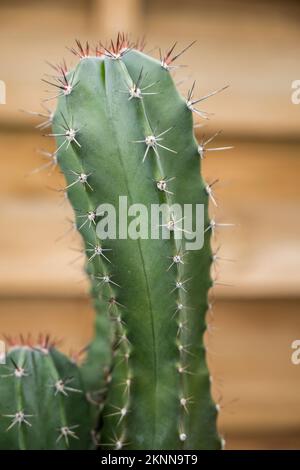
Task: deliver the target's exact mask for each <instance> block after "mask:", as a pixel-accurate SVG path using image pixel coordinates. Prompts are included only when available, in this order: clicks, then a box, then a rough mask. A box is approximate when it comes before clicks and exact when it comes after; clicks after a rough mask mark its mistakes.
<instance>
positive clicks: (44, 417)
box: [0, 336, 93, 450]
mask: <svg viewBox="0 0 300 470" xmlns="http://www.w3.org/2000/svg"><path fill="white" fill-rule="evenodd" d="M0 395H1V401H0V448H1V449H5V450H47V449H50V450H55V449H57V450H63V449H89V448H92V447H93V439H92V434H91V429H92V427H93V413H92V410H91V405H90V403H89V401H88V400H87V398H86V392H85V386H84V383H83V381H82V377H81V373H80V369H79V367H78V366H77V365H76V363H75V362H74V361H72V360H71V359H70V358H68V357H66V356H65V355H63V354H62V353H60V352H59V351H58V350H57V349H56V348H55V344H54V343H53V342H52V341H51V340H50V339H49V338H48V337H42V336H41V337H40V338H39V340H38V341H36V342H33V341H24V340H23V339H22V338H21V339H20V340H17V341H12V342H11V346H10V349H9V351H8V354H7V357H6V365H2V366H1V368H0Z"/></svg>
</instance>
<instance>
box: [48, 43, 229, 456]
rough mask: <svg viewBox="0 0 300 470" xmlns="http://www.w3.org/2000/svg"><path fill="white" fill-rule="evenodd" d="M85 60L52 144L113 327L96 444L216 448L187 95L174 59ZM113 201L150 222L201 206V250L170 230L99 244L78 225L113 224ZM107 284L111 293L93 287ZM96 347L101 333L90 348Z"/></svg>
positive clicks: (205, 256) (205, 261)
mask: <svg viewBox="0 0 300 470" xmlns="http://www.w3.org/2000/svg"><path fill="white" fill-rule="evenodd" d="M80 55H81V60H80V62H79V64H78V65H77V67H76V68H75V70H73V71H72V72H70V73H69V81H72V83H74V84H76V86H74V87H73V89H72V90H68V93H62V96H61V97H60V98H59V102H58V107H57V110H56V112H55V116H54V120H53V129H54V130H53V134H54V135H55V136H56V138H57V146H58V149H59V150H58V153H57V155H58V162H59V165H60V167H61V169H62V171H63V172H64V174H65V177H66V180H67V187H66V191H67V193H68V197H69V199H70V201H71V204H72V205H73V208H74V210H75V213H76V215H77V226H78V228H79V230H80V232H81V234H82V237H83V240H84V244H85V252H86V254H87V258H88V271H89V274H90V278H91V283H92V292H93V295H94V297H95V299H96V301H97V302H98V315H97V320H96V321H99V320H98V319H99V318H106V319H108V318H110V321H111V327H110V334H109V335H108V336H107V342H108V343H109V344H110V347H111V348H112V356H111V357H112V362H111V366H110V373H109V374H108V376H107V378H106V400H105V406H104V408H103V410H102V416H101V418H102V419H101V423H102V426H101V434H100V444H101V445H102V446H103V447H104V448H110V447H112V448H114V447H115V448H123V447H124V448H128V449H130V448H133V449H217V448H220V439H219V437H218V435H217V432H216V415H217V411H216V407H215V404H214V403H213V401H212V399H211V395H210V376H209V372H208V369H207V366H206V360H205V346H204V343H203V334H204V332H205V329H206V321H205V313H206V311H207V308H208V301H207V292H208V289H209V288H210V287H211V285H212V280H211V277H210V266H211V262H212V253H211V249H210V230H209V228H210V223H209V219H208V198H209V194H208V192H207V188H206V185H205V183H204V181H203V179H202V177H201V176H199V152H198V145H197V142H196V140H195V137H194V133H193V117H192V114H193V111H194V110H195V109H194V104H195V103H194V101H193V99H192V92H191V93H190V96H189V98H188V100H187V99H184V98H183V97H182V96H180V94H179V93H178V91H177V89H176V87H175V85H174V82H173V80H172V77H171V75H170V68H171V66H172V65H171V62H172V59H171V56H170V54H168V55H167V56H166V57H165V58H162V60H161V61H160V62H159V61H157V60H154V59H152V58H150V57H149V56H147V55H145V54H143V53H142V52H140V51H137V50H133V49H129V48H126V47H125V46H124V44H123V45H120V44H118V45H117V46H116V47H114V48H113V49H112V50H107V49H102V51H100V52H99V51H98V54H97V56H91V55H90V54H89V53H88V52H84V51H83V50H81V54H80ZM195 111H197V110H195ZM198 112H200V111H198ZM119 196H127V198H128V203H129V204H143V205H145V206H146V207H147V208H148V209H149V212H150V206H151V204H160V203H165V204H167V205H168V206H171V205H172V204H175V203H176V204H180V205H181V206H183V204H192V205H193V206H194V207H195V205H196V204H204V206H205V223H206V226H207V231H206V234H205V242H204V246H203V247H202V248H201V249H199V250H196V251H193V252H187V251H186V250H185V241H184V240H183V241H182V240H181V241H179V240H177V239H176V237H175V232H176V220H174V219H173V220H171V218H170V220H169V221H167V228H168V229H169V230H170V232H171V237H170V240H162V239H155V240H154V239H147V240H144V239H137V240H131V239H118V238H117V239H115V240H112V239H107V240H98V238H97V234H96V228H95V224H94V223H86V224H85V225H84V226H83V225H82V218H79V217H78V213H80V215H82V214H86V217H88V215H89V214H93V217H94V220H97V216H96V208H97V206H98V205H99V204H100V203H103V202H105V203H110V204H112V205H113V206H114V207H115V208H116V210H117V216H118V217H119V216H121V215H122V214H120V213H118V198H119ZM171 215H172V214H171ZM110 275H113V276H114V277H113V278H112V279H113V280H114V282H115V283H110V282H100V283H99V281H98V282H97V280H99V279H100V278H102V280H103V279H104V277H105V276H110ZM107 331H108V330H107ZM98 341H99V342H103V334H101V332H99V334H98V335H96V337H95V341H94V342H93V344H92V347H94V346H93V345H95V344H96V345H97V344H98ZM99 361H100V359H98V363H99Z"/></svg>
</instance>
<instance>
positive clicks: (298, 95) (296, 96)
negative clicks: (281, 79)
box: [291, 80, 300, 104]
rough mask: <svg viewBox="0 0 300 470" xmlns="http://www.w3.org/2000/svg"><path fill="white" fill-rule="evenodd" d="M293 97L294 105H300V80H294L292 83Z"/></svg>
mask: <svg viewBox="0 0 300 470" xmlns="http://www.w3.org/2000/svg"><path fill="white" fill-rule="evenodd" d="M292 90H294V91H293V92H292V96H291V100H292V103H293V104H300V80H294V81H293V82H292Z"/></svg>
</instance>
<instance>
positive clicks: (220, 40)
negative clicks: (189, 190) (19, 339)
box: [0, 0, 300, 449]
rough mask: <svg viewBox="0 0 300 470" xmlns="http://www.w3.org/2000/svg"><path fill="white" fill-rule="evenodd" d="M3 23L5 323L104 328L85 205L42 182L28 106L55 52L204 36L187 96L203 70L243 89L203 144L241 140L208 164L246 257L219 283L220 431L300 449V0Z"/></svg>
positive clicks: (22, 17) (237, 440) (84, 333)
mask: <svg viewBox="0 0 300 470" xmlns="http://www.w3.org/2000/svg"><path fill="white" fill-rule="evenodd" d="M0 18H1V30H0V57H1V66H0V79H1V80H3V81H5V83H6V87H7V104H6V105H5V106H3V105H1V106H0V158H1V171H2V178H1V185H0V195H1V202H0V210H1V230H0V259H1V263H0V310H1V314H0V331H1V332H7V333H18V332H21V331H25V332H26V331H33V332H37V331H40V330H42V331H50V332H51V333H53V334H55V335H56V336H59V337H63V338H65V339H64V343H63V347H64V348H65V349H66V350H69V349H70V348H73V349H74V348H78V347H80V346H82V345H83V344H85V343H86V341H87V340H88V338H89V337H90V335H91V331H92V322H93V312H92V309H91V306H90V305H89V302H88V299H87V296H86V287H87V285H86V281H85V280H84V276H83V272H82V263H81V262H80V261H79V262H78V263H74V264H72V261H73V260H74V258H76V256H77V254H76V253H75V252H74V251H73V249H74V248H76V247H77V246H78V238H77V237H76V235H75V234H74V233H72V231H71V232H70V228H71V223H70V221H69V219H71V217H72V213H71V212H70V209H69V208H68V206H67V204H66V203H65V202H64V201H63V200H62V199H60V197H59V196H58V194H57V193H56V192H55V191H53V190H51V188H58V187H60V186H61V185H62V184H63V182H62V179H61V175H59V173H57V172H55V173H54V174H53V175H52V176H51V177H49V175H48V174H47V172H41V173H37V174H34V175H31V176H28V173H29V172H30V171H31V170H32V169H33V168H36V167H38V166H39V165H40V164H41V160H40V157H39V155H38V154H37V152H36V149H38V148H48V149H51V146H52V145H53V143H52V142H50V141H49V142H48V140H47V139H45V138H42V137H41V136H40V135H39V134H38V132H37V131H34V130H33V129H32V125H33V124H36V123H37V121H36V120H34V119H33V118H28V117H27V116H26V115H25V114H24V113H22V112H20V109H21V108H22V109H28V110H39V109H40V108H39V102H40V98H45V97H46V96H47V94H46V93H45V92H44V90H45V88H47V87H46V86H45V84H44V83H42V82H41V80H40V78H41V77H42V75H43V74H44V73H47V72H49V68H48V66H47V65H46V64H45V61H49V62H53V63H56V62H58V61H59V60H60V59H61V58H62V57H65V58H67V59H68V63H69V64H70V63H75V59H74V57H72V56H71V55H70V53H69V52H68V51H67V50H66V48H65V46H72V45H73V41H74V38H79V39H82V40H85V39H88V40H89V41H91V42H92V43H93V42H96V40H98V39H102V40H105V39H109V38H110V37H111V35H113V34H115V33H116V32H117V31H118V30H125V31H131V32H132V33H133V37H134V36H135V35H138V34H139V35H142V34H144V33H146V35H147V38H148V46H147V48H146V50H149V51H150V50H152V52H153V54H154V55H158V51H157V46H160V47H162V48H163V49H164V48H167V47H169V46H170V45H172V43H173V42H174V41H176V40H177V41H178V44H179V46H178V47H184V46H185V45H187V44H188V43H189V42H191V41H192V40H194V39H197V44H196V45H195V46H194V47H193V48H192V49H191V50H189V51H188V52H187V53H186V54H185V55H184V57H183V58H182V63H184V64H189V67H188V68H182V69H181V70H180V71H179V72H178V73H177V75H176V80H177V79H178V80H181V79H182V78H184V79H187V80H186V82H184V83H183V85H182V92H185V91H186V90H187V89H188V88H189V86H190V85H191V83H192V79H193V77H196V78H197V93H198V94H199V95H200V94H201V95H204V94H206V93H207V92H209V91H212V90H214V89H215V88H218V87H221V86H222V85H224V84H229V85H230V88H229V89H228V90H226V91H225V92H224V93H222V94H220V95H218V97H214V98H211V100H209V101H208V102H206V103H205V104H204V106H203V108H204V109H205V110H208V111H210V112H213V113H215V115H214V116H213V117H212V119H211V121H210V122H209V124H207V125H206V126H205V128H203V129H201V128H200V129H198V131H199V139H200V138H201V136H202V133H203V132H205V134H206V135H210V134H212V133H213V132H215V131H216V130H218V129H220V128H222V129H223V133H222V137H219V138H218V140H217V141H216V142H215V143H217V144H218V145H219V144H220V145H234V147H235V148H234V150H231V151H227V152H224V153H222V154H221V153H216V154H212V153H211V154H210V155H209V156H208V157H207V158H206V159H205V160H204V162H203V170H204V174H205V176H206V178H207V181H208V182H209V181H211V180H212V179H213V178H216V177H218V178H220V183H219V186H218V187H217V188H216V197H217V200H218V202H219V208H218V209H217V210H214V211H213V212H214V214H215V216H216V218H217V219H218V220H219V221H229V222H234V223H236V227H235V228H234V229H226V228H225V229H224V230H222V232H221V231H220V232H219V234H218V237H217V243H221V250H222V253H223V255H224V256H226V257H228V258H233V259H235V260H236V261H235V262H227V263H226V262H224V263H220V266H219V271H220V274H219V277H218V279H219V280H220V281H222V282H225V283H229V284H232V285H231V286H230V287H221V286H220V287H217V288H216V291H215V294H216V300H217V301H216V304H215V307H214V318H213V326H214V327H215V328H214V329H213V330H212V334H210V335H208V337H207V343H208V348H209V351H210V354H209V363H210V366H211V369H212V371H213V375H214V376H215V377H216V379H215V382H214V395H215V397H216V399H220V403H221V416H220V429H221V431H222V433H223V434H224V436H225V438H226V441H227V447H228V448H230V449H237V448H249V449H254V448H260V449H262V448H300V365H299V366H295V365H292V363H291V360H290V356H291V352H292V350H291V343H292V341H293V340H294V339H299V338H300V316H299V305H300V302H299V264H300V263H299V261H300V250H299V236H300V221H299V202H300V185H299V182H298V179H299V174H300V161H299V150H300V138H299V127H300V105H299V106H296V105H293V104H292V102H291V83H292V81H293V80H296V79H300V60H299V40H300V30H299V19H300V5H299V3H298V2H296V1H295V2H294V1H286V2H284V3H283V2H280V1H277V0H273V1H258V0H257V1H251V2H243V1H241V0H240V1H238V0H235V1H234V0H228V1H226V2H224V1H221V0H211V1H209V2H208V1H207V2H205V1H200V0H185V1H179V0H177V1H175V0H154V1H150V0H148V1H147V0H144V1H142V0H119V1H118V0H115V1H114V2H112V1H111V0H86V1H83V0H60V1H56V0H52V1H51V2H50V1H44V2H38V1H33V0H32V1H30V0H27V1H24V0H22V1H21V0H19V1H17V0H9V1H8V0H7V1H6V0H2V1H1V4H0ZM68 231H69V233H68V234H66V232H68ZM64 234H66V236H63V235H64ZM62 236H63V237H62ZM61 237H62V238H61Z"/></svg>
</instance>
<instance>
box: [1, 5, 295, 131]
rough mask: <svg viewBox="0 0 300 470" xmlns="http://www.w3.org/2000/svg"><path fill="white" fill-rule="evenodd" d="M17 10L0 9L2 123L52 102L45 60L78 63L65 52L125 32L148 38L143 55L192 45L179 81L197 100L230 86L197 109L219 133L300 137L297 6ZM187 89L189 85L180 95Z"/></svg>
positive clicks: (28, 7)
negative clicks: (295, 90)
mask: <svg viewBox="0 0 300 470" xmlns="http://www.w3.org/2000/svg"><path fill="white" fill-rule="evenodd" d="M23 3H24V2H23ZM23 3H22V2H19V3H18V7H17V8H15V7H14V6H11V5H9V4H8V3H5V4H3V5H2V4H1V6H0V15H1V20H2V25H1V31H0V54H1V74H2V76H1V77H0V79H1V80H4V81H5V82H6V85H7V105H6V106H2V107H1V109H0V123H1V125H11V126H15V125H16V124H18V125H26V123H27V121H26V119H25V117H24V116H23V115H22V114H20V113H19V112H18V110H19V109H20V108H25V109H31V108H37V107H38V105H39V100H40V98H45V97H46V96H48V95H47V94H45V93H44V90H45V88H47V86H45V84H43V83H42V82H41V81H40V78H41V77H42V76H43V74H44V73H51V72H50V69H49V68H48V67H47V66H46V65H45V61H46V60H48V61H50V62H54V63H56V62H58V61H59V60H60V58H62V57H63V56H67V57H68V62H70V63H71V64H72V63H73V64H74V63H75V62H76V60H75V58H74V57H73V56H72V55H69V53H67V52H66V49H65V46H71V44H72V42H73V41H74V38H79V39H81V40H85V39H88V40H90V41H91V43H96V42H98V41H99V39H102V40H103V41H105V40H106V39H110V37H111V35H114V33H115V32H116V31H117V30H118V29H122V26H123V28H127V27H128V28H130V30H131V32H132V33H133V35H135V34H136V33H138V32H139V30H142V32H143V33H146V34H147V37H148V40H149V46H148V48H147V50H152V49H153V47H154V51H153V53H154V54H155V55H156V56H158V53H157V49H155V46H160V47H162V48H163V49H165V48H167V47H169V46H170V45H171V44H172V43H173V42H174V41H175V40H177V41H178V43H179V44H180V46H179V47H183V46H185V45H186V44H188V43H189V42H191V41H192V40H195V39H196V40H198V43H197V44H196V45H195V46H194V47H193V48H192V49H191V50H190V51H188V52H187V53H186V55H185V57H184V58H182V63H184V64H190V68H189V69H188V71H187V69H185V68H184V69H182V70H181V71H178V72H177V73H176V80H177V79H178V80H179V79H180V77H182V76H183V77H187V78H188V79H189V77H190V76H193V77H195V78H197V77H198V85H197V86H198V88H197V94H199V95H204V94H206V93H207V92H208V91H211V90H212V89H215V88H218V87H220V86H223V85H225V84H230V89H229V90H228V91H226V92H224V93H223V94H221V95H219V96H218V98H212V100H210V101H209V102H207V103H204V104H203V106H204V109H206V110H208V111H210V112H215V113H216V115H215V116H214V122H215V125H216V127H222V128H224V129H225V130H226V132H227V133H229V132H230V133H232V134H239V135H261V136H262V135H269V136H272V137H275V138H278V137H280V136H281V137H289V138H299V137H298V136H299V109H300V108H299V106H296V105H293V104H292V102H291V92H292V89H291V83H292V81H293V80H296V79H299V78H300V77H299V53H298V44H299V38H300V31H299V28H298V24H297V22H295V18H296V17H297V15H298V11H299V6H298V5H297V4H296V3H295V2H289V3H288V7H286V4H281V3H280V2H276V3H273V4H272V8H271V7H269V4H266V6H263V5H262V4H261V2H251V4H249V5H248V6H247V8H245V7H244V4H243V3H242V2H240V3H239V2H226V4H225V3H224V2H223V3H222V2H218V3H217V5H216V6H215V8H213V9H212V7H211V5H210V4H211V2H209V4H208V3H207V2H200V1H199V2H197V3H196V4H194V6H192V5H189V4H187V3H186V2H185V3H184V10H182V9H180V7H179V5H176V7H175V6H173V5H170V3H167V2H159V3H155V4H153V5H152V3H151V6H149V7H148V8H147V9H145V8H143V9H141V8H139V4H140V3H141V2H137V0H126V3H125V2H124V1H123V0H122V1H120V2H119V3H118V4H116V2H110V1H109V0H108V1H106V2H104V3H103V4H102V6H101V4H100V3H99V5H100V8H99V10H98V11H99V13H97V10H96V11H95V10H94V9H93V8H90V9H88V8H87V3H86V2H72V7H71V8H70V7H66V3H65V2H57V3H55V4H51V2H43V3H39V4H37V3H34V4H32V5H30V4H26V5H23ZM97 4H98V2H97V3H96V5H97ZM123 5H125V8H124V6H123ZM66 15H67V16H66ZM102 15H103V18H102ZM140 17H141V20H140V19H139V18H140ZM66 18H67V20H66ZM103 21H104V22H105V24H106V30H105V31H104V30H103ZM12 23H13V24H14V29H13V30H12V28H11V24H12ZM54 25H55V34H53V32H54ZM103 36H105V37H103ZM7 44H9V47H7ZM261 44H263V45H264V47H261ZM20 48H21V49H22V54H20ZM190 84H191V79H189V80H188V82H187V84H186V86H184V89H186V88H187V87H189V86H190Z"/></svg>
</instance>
